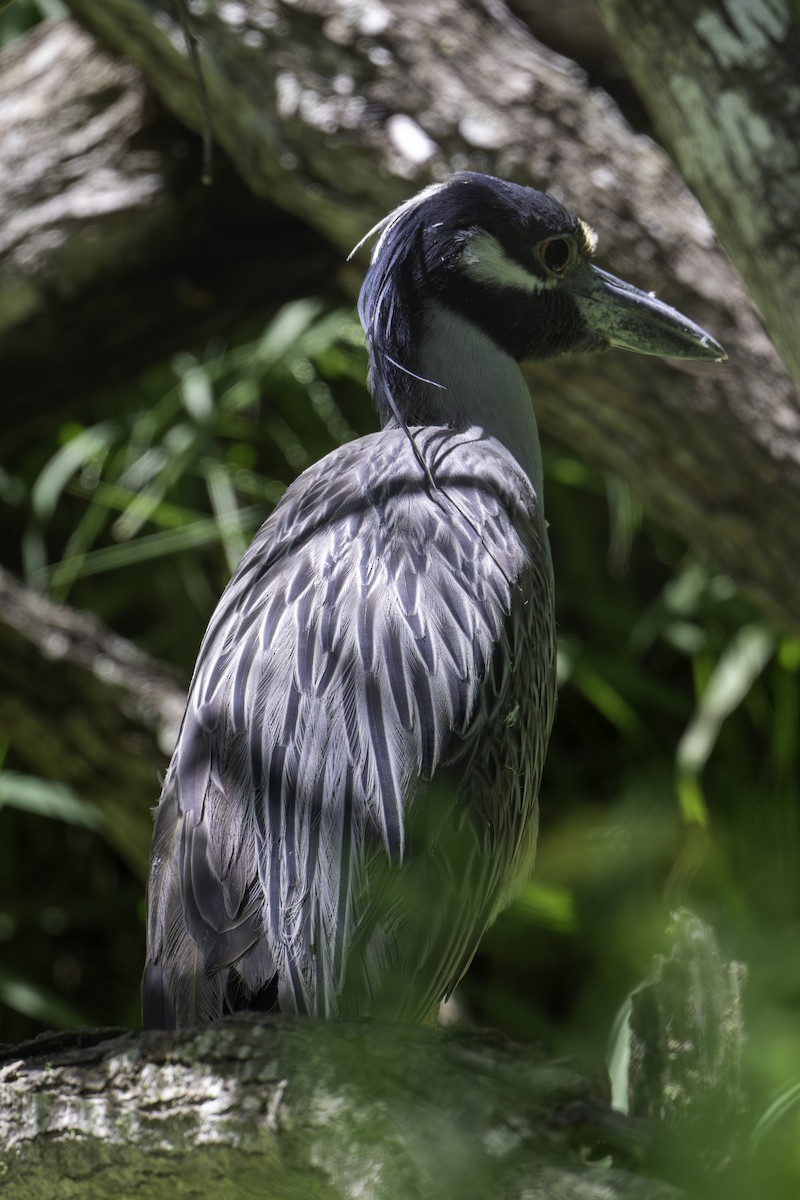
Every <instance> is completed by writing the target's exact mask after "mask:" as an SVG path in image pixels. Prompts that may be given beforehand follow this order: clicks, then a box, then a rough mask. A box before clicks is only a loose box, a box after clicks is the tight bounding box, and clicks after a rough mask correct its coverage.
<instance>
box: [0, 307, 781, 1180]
mask: <svg viewBox="0 0 800 1200" xmlns="http://www.w3.org/2000/svg"><path fill="white" fill-rule="evenodd" d="M365 376H366V361H365V356H364V351H363V347H362V338H361V333H360V330H359V327H358V323H357V321H356V319H355V317H354V315H353V314H352V313H350V312H341V311H329V310H326V309H325V308H323V306H321V305H320V304H319V303H317V302H315V301H311V300H309V301H304V302H300V303H297V304H293V305H289V306H287V307H286V308H285V309H284V310H283V311H282V312H280V313H279V314H278V315H277V317H276V318H275V319H274V320H273V321H272V322H271V323H270V324H269V325H268V326H267V328H266V329H264V330H249V331H245V332H244V333H243V334H242V335H241V337H240V338H239V339H238V340H237V341H236V342H235V343H233V344H230V345H225V346H220V345H211V346H206V347H204V348H202V349H200V350H199V351H196V352H195V353H192V354H189V353H185V354H182V355H180V356H178V357H176V358H175V359H174V360H173V361H172V362H171V363H170V364H166V365H163V366H161V367H159V368H157V369H154V370H151V371H149V372H148V373H146V374H145V375H143V376H142V377H141V378H140V379H137V380H133V381H131V383H130V384H129V386H127V387H126V388H124V389H121V390H118V391H117V392H115V393H114V394H109V395H108V396H104V397H100V398H98V399H97V400H95V401H92V402H91V403H87V406H86V411H85V412H84V413H82V414H81V418H82V420H81V421H78V420H77V419H73V420H69V421H63V420H61V421H58V422H54V424H53V426H52V427H51V428H50V429H48V430H45V431H42V430H38V431H37V437H36V439H35V441H34V440H31V441H30V442H29V443H28V444H25V445H19V446H17V448H16V450H15V453H14V455H13V456H12V457H11V459H10V460H9V461H7V462H6V466H5V471H4V474H3V475H2V476H0V500H2V507H1V508H0V522H2V526H0V527H1V528H2V532H3V536H4V544H5V545H7V546H14V545H15V546H17V547H18V550H17V551H16V554H14V553H12V554H11V563H10V564H9V565H12V566H16V567H17V569H21V570H23V571H24V573H25V575H26V576H27V579H28V580H29V581H30V582H31V583H33V584H34V585H36V586H38V587H41V588H43V589H46V590H47V591H49V593H50V594H51V595H53V596H54V597H56V598H58V599H60V600H65V601H67V602H69V603H74V604H76V605H78V606H82V607H88V608H93V609H94V610H95V611H96V612H98V613H99V614H100V615H101V616H102V617H104V619H106V620H107V621H108V622H109V623H110V624H111V625H112V626H113V627H114V628H116V629H117V630H118V631H120V632H122V633H125V634H127V635H128V636H131V637H134V638H135V639H136V640H138V641H139V643H140V644H142V645H143V646H145V647H146V648H147V649H149V650H151V651H152V652H154V653H156V654H158V655H160V656H161V657H163V658H165V659H169V660H170V661H172V662H173V663H175V664H176V665H177V666H179V667H180V668H181V669H182V670H184V671H185V672H186V674H187V676H188V672H189V671H190V669H191V666H192V662H193V659H194V655H195V653H196V649H197V646H198V643H199V641H200V638H201V636H202V632H203V629H204V628H205V624H206V621H207V620H208V617H209V616H210V613H211V611H212V609H213V606H214V604H215V601H216V598H217V597H218V595H219V592H220V591H221V589H222V587H223V586H224V583H225V581H226V579H227V577H228V576H229V574H230V572H231V571H232V570H233V568H234V566H235V564H236V562H237V561H238V559H239V557H240V556H241V554H242V552H243V550H244V548H245V546H246V545H247V542H248V540H249V538H250V537H251V535H252V533H253V531H254V530H255V529H256V528H257V526H258V524H259V522H260V521H261V520H262V519H263V518H264V517H265V516H266V515H267V513H268V512H269V510H270V509H271V507H272V506H273V505H274V504H275V503H276V502H277V501H278V500H279V498H280V496H281V494H282V492H283V489H284V488H285V486H286V484H287V483H288V482H289V480H290V479H291V478H292V477H293V476H294V475H295V474H296V473H297V472H298V471H300V470H302V469H303V468H304V467H305V466H307V465H308V464H309V463H311V462H313V461H315V460H316V459H317V458H319V457H320V456H321V455H323V454H325V453H326V452H327V451H329V450H330V449H332V448H333V447H334V446H336V445H338V444H341V443H342V442H344V441H346V440H347V439H348V438H350V437H352V436H355V435H357V434H358V433H361V432H364V431H366V430H368V429H370V428H373V427H374V425H375V418H374V415H373V413H372V409H371V406H370V403H369V399H368V396H367V394H366V391H365V386H364V380H365ZM544 465H545V478H546V482H547V510H548V518H549V521H550V527H551V538H552V543H553V553H554V560H555V571H556V579H557V599H558V621H559V631H560V654H559V677H560V683H561V692H560V701H559V705H560V711H559V717H558V720H557V724H556V729H555V733H554V737H553V742H552V747H551V751H550V755H549V760H548V765H547V770H546V776H545V781H544V785H543V789H542V796H541V837H540V849H539V860H538V867H537V874H536V876H535V878H534V879H532V880H531V881H530V882H529V883H528V884H527V885H526V887H525V888H524V889H523V891H522V892H521V893H520V895H519V897H518V898H517V900H516V901H515V902H514V904H513V905H512V906H511V908H510V909H509V910H508V912H507V913H506V914H505V915H504V916H503V917H501V919H500V920H499V921H498V922H497V924H496V925H495V927H494V928H493V929H492V930H491V931H490V933H489V934H488V935H487V937H486V939H485V941H484V944H483V946H482V948H481V951H480V952H479V954H478V957H477V958H476V961H475V963H474V965H473V967H472V969H471V971H470V973H469V975H468V977H467V979H466V981H465V983H464V985H463V986H462V989H461V996H462V1000H463V1003H464V1005H465V1007H466V1010H467V1011H468V1012H469V1013H470V1014H471V1015H472V1016H474V1017H475V1018H476V1019H478V1020H480V1021H483V1022H488V1023H492V1024H494V1025H497V1026H499V1027H501V1028H503V1029H504V1030H506V1031H507V1032H509V1033H510V1034H512V1035H513V1036H515V1037H518V1038H522V1039H525V1040H535V1039H539V1038H541V1039H544V1040H546V1041H547V1042H548V1043H549V1044H550V1045H551V1046H552V1047H553V1048H554V1049H555V1050H558V1051H563V1052H566V1053H580V1054H583V1055H585V1056H587V1057H588V1058H589V1059H590V1060H594V1061H596V1062H598V1063H599V1062H600V1061H601V1060H602V1058H603V1056H604V1053H605V1049H606V1042H607V1039H608V1037H609V1036H610V1032H611V1029H612V1026H613V1023H614V1019H615V1014H617V1012H618V1011H619V1010H620V1007H621V1006H622V1005H623V1003H624V1001H625V998H626V996H627V994H628V993H629V992H630V991H631V990H632V989H633V988H634V987H635V986H636V985H637V984H638V983H639V981H640V980H641V979H642V977H643V976H644V975H645V974H646V973H647V971H648V968H649V964H650V960H651V957H652V955H653V954H654V953H655V952H657V951H658V950H659V948H660V945H661V939H662V935H663V931H664V929H665V926H666V925H667V922H668V916H669V912H670V910H671V909H673V908H675V907H677V906H678V905H681V904H687V905H689V906H690V907H692V908H695V909H696V910H698V911H700V912H702V913H703V915H704V916H705V917H707V918H708V919H710V920H711V921H712V922H713V923H714V925H715V927H716V929H717V931H718V934H719V936H720V939H721V942H722V944H723V946H724V947H725V948H726V950H727V951H728V952H729V953H730V955H731V956H732V957H736V958H740V959H743V960H744V961H745V962H746V963H747V964H748V969H749V983H748V986H747V991H746V1012H747V1021H748V1030H749V1033H750V1042H749V1045H748V1056H747V1064H746V1069H747V1072H748V1082H749V1084H750V1086H751V1087H752V1088H753V1090H754V1092H755V1095H756V1106H755V1107H756V1111H757V1112H759V1111H760V1112H763V1113H764V1119H763V1121H762V1123H761V1125H760V1126H759V1130H758V1139H759V1153H762V1154H763V1153H765V1151H764V1146H765V1145H766V1146H769V1145H771V1144H772V1142H771V1140H770V1139H774V1138H778V1139H779V1140H782V1141H787V1142H791V1137H788V1136H787V1133H786V1130H787V1129H788V1128H791V1129H792V1130H794V1131H795V1134H796V1131H797V1121H798V1115H797V1114H798V1104H797V1082H796V1081H797V1079H798V1078H800V1044H799V1043H798V1039H797V1036H796V1031H797V1022H798V1015H799V1014H798V1007H799V1006H800V965H799V964H798V955H797V951H796V946H797V932H798V925H800V887H799V886H798V882H799V880H800V872H798V869H797V864H798V858H800V823H799V822H798V712H799V711H800V693H799V691H798V687H799V683H800V681H799V679H798V671H799V670H800V644H798V642H797V641H796V640H795V639H793V638H791V637H789V636H787V635H785V634H781V633H780V632H779V631H776V630H775V629H773V628H771V627H770V626H769V625H768V623H767V622H766V621H765V620H764V619H763V618H762V617H761V616H760V615H758V614H757V613H755V612H754V611H753V610H752V608H751V607H750V605H749V604H748V603H747V601H746V600H745V599H744V598H743V597H742V596H740V595H739V594H738V593H737V592H736V590H735V588H734V587H733V585H732V584H731V582H730V580H729V579H727V578H725V577H723V576H720V575H719V573H718V572H716V571H715V569H714V567H713V565H711V564H709V563H706V562H702V561H700V560H698V559H697V557H696V556H695V555H694V554H693V553H692V552H691V550H690V549H688V548H687V547H686V545H685V544H683V543H682V542H681V541H680V539H678V538H677V537H676V536H675V535H673V534H671V533H669V532H667V531H665V530H664V529H663V528H661V527H659V526H657V525H656V524H655V523H654V522H652V521H651V520H650V519H649V518H648V517H647V516H646V515H645V514H643V513H642V512H641V510H640V508H639V506H638V504H637V503H636V501H635V499H634V498H633V497H632V496H631V494H630V493H629V491H628V489H627V488H626V487H625V486H624V485H623V484H622V483H620V482H619V481H617V480H608V479H605V478H603V477H602V476H601V475H599V474H598V473H597V472H595V471H593V470H592V469H590V468H589V467H587V466H586V465H585V464H583V463H581V462H579V461H577V460H576V459H575V457H574V455H572V454H571V453H570V452H569V451H568V450H567V449H566V448H564V447H562V446H559V445H556V444H553V443H547V444H546V445H545V448H544ZM7 767H8V769H9V771H17V772H20V771H21V770H22V769H23V764H20V763H18V762H16V761H15V759H14V747H13V746H11V747H9V751H8V759H7ZM156 790H157V788H156V785H155V781H154V789H153V791H154V794H153V797H152V800H153V801H155V799H156V794H155V793H156ZM4 804H5V807H2V806H3V805H4ZM11 805H13V807H11ZM81 814H82V815H81ZM85 815H86V814H85V812H84V809H83V808H82V801H81V799H80V798H79V797H74V796H68V795H67V793H66V792H65V791H64V790H63V789H58V788H54V786H53V785H52V784H47V785H44V784H42V783H37V782H35V781H32V780H31V779H30V778H23V777H22V775H21V774H17V775H13V774H6V775H4V776H2V777H0V831H2V832H1V835H0V866H2V868H3V869H2V872H1V873H0V939H2V940H4V941H5V947H4V948H5V951H6V954H5V956H4V957H5V960H6V962H7V964H8V966H7V974H4V975H3V976H2V977H0V1005H2V1006H3V1008H2V1010H1V1011H2V1033H0V1036H2V1037H3V1040H12V1039H15V1038H17V1037H20V1036H22V1035H23V1034H25V1033H28V1032H31V1031H33V1030H35V1029H36V1028H38V1027H39V1025H40V1024H41V1023H45V1024H59V1023H64V1022H71V1021H72V1020H73V1019H74V1014H75V1011H76V1010H77V1011H79V1012H80V1013H82V1014H85V1016H86V1019H89V1020H92V1021H98V1022H107V1023H116V1022H122V1023H125V1022H134V1021H135V1020H136V1017H135V1012H136V1005H137V995H136V993H137V987H138V974H139V970H140V963H141V955H142V937H143V935H142V913H143V907H142V903H141V896H142V882H141V881H140V880H137V879H134V878H132V877H131V875H130V873H129V872H128V871H127V870H126V868H125V867H124V866H123V864H121V863H120V862H119V860H118V859H117V857H116V856H115V854H114V852H113V850H112V849H111V848H110V847H109V845H108V843H107V842H106V841H105V839H104V836H103V830H102V829H101V828H94V827H93V825H92V822H91V820H84V819H83V818H84V817H85ZM65 822H70V823H71V825H70V827H69V829H68V826H67V825H66V824H65ZM67 829H68V834H69V837H68V838H66V837H65V831H67ZM88 863H91V869H89V870H87V864H88ZM53 911H57V912H58V913H60V917H59V918H58V919H57V920H55V923H53V919H52V912H53ZM48 912H49V913H50V914H51V916H50V918H48V917H47V916H46V915H44V914H46V913H48ZM90 912H91V914H93V915H92V916H91V917H90V916H89V913H90ZM48 920H49V921H50V924H49V925H48ZM4 922H5V923H4ZM65 947H67V949H65ZM65 959H66V960H67V966H65V965H64V962H65ZM59 962H60V963H61V966H60V967H59V968H58V969H56V964H57V963H59ZM69 963H71V964H72V966H70V965H69ZM23 1015H24V1017H25V1019H24V1020H23ZM776 1094H777V1096H778V1099H777V1100H776V1099H775V1095H776ZM794 1144H795V1145H796V1144H797V1139H795V1143H794ZM772 1194H773V1195H780V1194H781V1192H780V1190H779V1188H778V1185H777V1184H776V1189H775V1190H774V1191H773V1193H772ZM787 1194H788V1193H787Z"/></svg>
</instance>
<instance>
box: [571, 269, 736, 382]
mask: <svg viewBox="0 0 800 1200" xmlns="http://www.w3.org/2000/svg"><path fill="white" fill-rule="evenodd" d="M562 287H563V288H564V290H565V291H568V292H569V293H570V295H571V296H572V298H573V299H574V301H575V303H576V305H577V306H578V310H579V312H580V314H581V316H582V317H583V320H584V321H585V322H586V324H587V325H588V327H589V329H591V330H592V332H593V333H596V334H597V335H598V336H599V337H601V338H603V339H604V340H605V341H606V342H607V343H608V345H609V346H619V347H621V348H622V349H623V350H634V351H636V353H637V354H660V355H663V356H664V357H665V358H701V359H708V360H711V361H713V362H722V361H723V360H724V359H726V358H727V357H728V356H727V354H726V353H725V351H724V350H723V349H722V346H720V344H719V342H717V341H715V340H714V338H713V337H712V336H711V334H710V333H706V331H705V329H701V328H700V326H699V325H695V324H694V322H693V321H690V320H689V318H688V317H684V316H683V315H682V314H681V313H679V312H676V310H675V309H674V308H670V307H669V305H668V304H662V302H661V301H660V300H657V299H656V298H655V296H654V295H652V293H650V292H642V291H640V290H639V288H635V287H632V286H631V284H629V283H625V282H624V281H623V280H622V279H617V278H616V276H614V275H609V273H608V271H601V270H600V268H599V267H595V266H592V264H591V263H586V262H585V263H582V264H581V265H580V266H579V267H577V268H576V269H575V270H574V271H572V272H570V274H569V276H568V277H567V278H565V279H564V281H563V284H562Z"/></svg>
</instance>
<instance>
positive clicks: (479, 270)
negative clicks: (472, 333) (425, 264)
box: [459, 231, 558, 292]
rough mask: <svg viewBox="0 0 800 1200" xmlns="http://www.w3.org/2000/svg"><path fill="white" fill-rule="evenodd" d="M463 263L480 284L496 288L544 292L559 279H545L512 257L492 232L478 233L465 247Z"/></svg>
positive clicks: (469, 274) (464, 267)
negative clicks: (526, 268) (527, 269)
mask: <svg viewBox="0 0 800 1200" xmlns="http://www.w3.org/2000/svg"><path fill="white" fill-rule="evenodd" d="M459 266H460V267H461V270H462V271H463V272H464V274H465V275H468V276H469V278H470V279H474V280H475V282H476V283H486V284H492V285H493V286H494V287H502V288H516V289H517V291H523V292H541V291H544V290H546V289H548V288H552V287H555V286H556V284H557V283H558V280H557V279H555V278H548V279H542V278H541V277H540V276H538V275H532V274H531V272H530V271H526V270H525V268H524V267H523V266H520V264H519V263H518V262H515V261H514V259H513V258H509V257H508V255H507V254H506V252H505V250H504V249H503V247H502V246H501V245H500V243H499V242H498V241H497V239H496V238H493V237H492V235H491V234H490V233H486V232H485V231H481V232H480V233H475V234H473V235H472V237H471V238H470V239H469V241H468V242H467V244H466V246H465V247H464V252H463V254H462V255H461V258H460V260H459Z"/></svg>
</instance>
